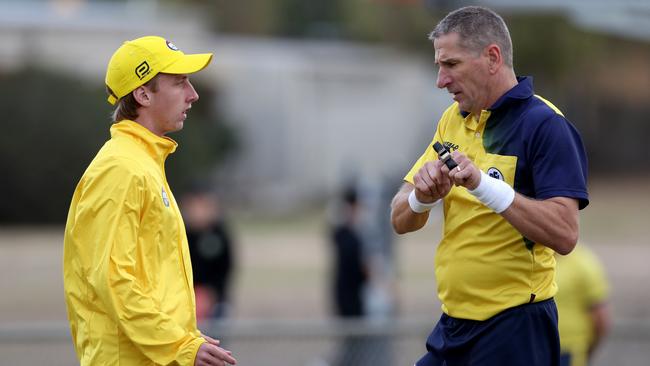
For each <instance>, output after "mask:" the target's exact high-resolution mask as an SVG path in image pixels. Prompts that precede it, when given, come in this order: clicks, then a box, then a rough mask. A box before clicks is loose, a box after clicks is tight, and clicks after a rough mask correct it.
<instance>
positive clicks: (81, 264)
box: [63, 36, 236, 365]
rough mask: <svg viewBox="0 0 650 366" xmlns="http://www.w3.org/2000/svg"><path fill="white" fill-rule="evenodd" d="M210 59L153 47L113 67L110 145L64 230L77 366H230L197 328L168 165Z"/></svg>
mask: <svg viewBox="0 0 650 366" xmlns="http://www.w3.org/2000/svg"><path fill="white" fill-rule="evenodd" d="M211 59H212V54H194V55H186V54H184V53H183V52H181V51H180V50H179V49H178V48H177V47H176V46H175V45H174V44H173V43H171V42H169V41H166V40H165V39H163V38H160V37H154V36H148V37H142V38H138V39H135V40H132V41H127V42H125V43H124V44H123V45H122V46H121V47H120V48H119V49H118V50H117V51H116V52H115V53H114V54H113V57H112V58H111V60H110V61H109V63H108V69H107V71H106V87H107V90H108V92H109V94H110V95H109V97H108V101H109V102H110V103H111V104H113V105H115V111H114V113H113V119H114V122H115V123H114V124H113V125H112V127H111V129H110V131H111V139H110V140H109V141H107V142H106V143H105V144H104V146H103V147H102V148H101V149H100V151H99V152H98V153H97V156H96V157H95V158H94V159H93V161H92V162H91V163H90V165H89V166H88V168H87V169H86V171H85V173H84V175H83V177H82V178H81V180H80V181H79V184H78V185H77V188H76V189H75V192H74V195H73V197H72V203H71V205H70V211H69V213H68V219H67V223H66V228H65V238H64V255H63V277H64V288H65V299H66V304H67V309H68V318H69V321H70V328H71V332H72V339H73V341H74V346H75V350H76V352H77V356H78V358H79V361H80V363H81V365H170V364H173V365H226V364H235V363H236V360H235V359H234V358H233V357H232V354H231V352H230V351H227V350H225V349H223V348H221V347H219V341H217V340H214V339H212V338H210V337H208V336H205V335H202V334H201V333H200V331H199V330H198V328H197V325H196V310H195V299H194V291H193V288H192V267H191V262H190V254H189V250H188V245H187V238H186V234H185V229H184V225H183V220H182V218H181V215H180V212H179V209H178V206H177V204H176V201H175V199H174V196H173V195H172V192H171V190H170V188H169V185H168V183H167V180H166V178H165V170H164V164H165V159H166V158H167V156H168V155H169V154H171V153H173V152H174V150H175V149H176V147H177V143H176V142H175V141H174V140H172V139H170V138H169V137H167V136H166V134H168V133H170V132H174V131H178V130H180V129H181V128H183V122H184V121H185V118H186V117H187V112H188V110H189V109H190V108H191V107H192V103H194V102H196V101H197V100H198V99H199V96H198V94H197V93H196V91H195V90H194V87H193V86H192V84H191V83H190V81H189V79H188V74H192V73H194V72H197V71H199V70H202V69H203V68H205V67H206V66H207V65H208V64H209V63H210V61H211Z"/></svg>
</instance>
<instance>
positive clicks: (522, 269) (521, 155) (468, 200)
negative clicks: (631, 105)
mask: <svg viewBox="0 0 650 366" xmlns="http://www.w3.org/2000/svg"><path fill="white" fill-rule="evenodd" d="M517 80H518V84H517V85H515V86H514V87H513V88H512V89H511V90H509V91H508V92H507V93H506V94H504V95H503V96H502V97H501V98H499V100H497V101H496V103H494V105H492V107H490V109H488V110H483V111H482V112H481V115H480V116H478V118H476V117H475V116H473V115H469V114H468V113H466V112H464V111H461V110H460V109H459V108H458V103H454V104H452V105H451V106H450V107H449V108H448V109H447V110H446V111H445V112H444V114H443V115H442V117H441V118H440V121H439V122H438V127H437V129H436V133H435V135H434V138H433V141H432V142H431V144H429V146H428V147H427V149H426V151H425V152H424V154H422V156H421V157H420V158H419V159H418V161H417V162H416V163H415V165H413V167H412V168H411V170H410V171H409V173H408V174H407V175H406V177H404V180H405V181H407V182H409V183H412V184H413V176H414V175H415V173H417V171H418V170H419V169H420V168H421V167H422V166H423V165H424V163H426V162H427V161H433V160H435V159H437V158H438V156H437V154H436V152H435V151H434V150H433V147H432V145H433V143H434V142H436V141H439V142H441V143H442V144H444V145H445V146H446V147H447V148H449V149H450V150H459V151H461V152H462V153H464V154H465V155H467V156H468V157H469V158H470V159H471V160H472V161H473V162H474V164H475V165H476V166H477V167H478V168H479V169H481V170H483V171H484V172H486V173H487V174H489V175H490V176H492V177H494V178H497V179H501V180H503V181H505V182H507V183H508V184H510V185H511V186H512V187H513V188H514V189H515V191H517V192H519V193H520V194H523V195H525V196H527V197H530V198H533V199H547V198H551V197H557V196H562V197H571V198H575V199H577V200H578V201H579V207H580V209H582V208H584V207H586V206H587V204H588V203H589V201H588V194H587V183H586V180H587V158H586V154H585V149H584V146H583V143H582V139H581V137H580V134H579V133H578V131H577V130H576V129H575V127H574V126H573V125H572V124H571V123H570V122H569V121H568V120H566V119H565V118H564V116H563V115H562V114H561V112H560V111H559V110H558V109H557V108H556V107H555V106H553V105H552V104H551V103H550V102H548V101H546V100H545V99H543V98H541V97H539V96H537V95H535V94H534V92H533V84H532V78H530V77H522V78H518V79H517ZM443 202H444V206H443V212H444V226H443V236H442V240H441V241H440V244H439V246H438V249H437V252H436V257H435V273H436V280H437V285H438V297H439V298H440V300H441V302H442V310H443V311H444V312H445V313H446V314H447V315H449V316H451V317H455V318H463V319H473V320H485V319H487V318H490V317H492V316H493V315H495V314H497V313H499V312H501V311H503V310H505V309H508V308H511V307H513V306H517V305H521V304H525V303H528V302H537V301H541V300H545V299H548V298H550V297H552V296H553V295H554V294H555V292H556V291H557V286H556V284H555V282H554V270H555V258H554V256H553V253H554V252H553V250H552V249H550V248H548V247H546V246H543V245H540V244H536V243H534V242H532V241H530V240H529V239H527V238H525V237H524V236H523V235H522V234H521V233H519V232H518V231H517V230H516V229H515V228H514V227H513V226H512V225H510V223H508V222H507V221H506V220H505V219H504V218H503V217H502V216H501V215H499V214H496V213H495V212H494V211H492V210H490V209H489V208H488V207H486V206H485V205H483V204H482V203H481V202H479V201H478V200H477V199H476V198H475V197H474V196H472V195H471V194H469V193H468V192H467V189H465V188H464V187H453V188H452V189H451V191H450V192H449V194H448V195H447V196H446V197H445V198H444V200H443Z"/></svg>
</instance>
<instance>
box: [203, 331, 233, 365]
mask: <svg viewBox="0 0 650 366" xmlns="http://www.w3.org/2000/svg"><path fill="white" fill-rule="evenodd" d="M206 339H207V338H206ZM212 340H213V341H217V340H215V339H212ZM208 342H210V341H208ZM217 342H218V341H217ZM236 364H237V360H236V359H235V358H234V357H232V352H230V351H228V350H225V349H223V348H221V347H219V346H217V345H215V344H214V343H203V344H202V345H201V346H200V347H199V350H198V352H197V353H196V360H195V362H194V365H195V366H204V365H205V366H208V365H210V366H225V365H236Z"/></svg>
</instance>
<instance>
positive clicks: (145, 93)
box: [131, 86, 151, 106]
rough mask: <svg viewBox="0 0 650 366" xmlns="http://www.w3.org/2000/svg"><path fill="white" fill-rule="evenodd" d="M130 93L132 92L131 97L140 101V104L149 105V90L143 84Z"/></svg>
mask: <svg viewBox="0 0 650 366" xmlns="http://www.w3.org/2000/svg"><path fill="white" fill-rule="evenodd" d="M131 93H133V98H135V100H136V101H137V102H138V103H140V105H142V106H149V104H151V95H150V94H149V93H150V92H149V90H147V88H145V87H144V86H139V87H137V88H136V89H135V90H134V91H132V92H131Z"/></svg>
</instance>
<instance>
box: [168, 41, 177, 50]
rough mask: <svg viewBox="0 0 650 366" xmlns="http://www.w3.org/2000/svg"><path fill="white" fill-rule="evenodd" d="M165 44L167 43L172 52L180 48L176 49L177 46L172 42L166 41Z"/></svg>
mask: <svg viewBox="0 0 650 366" xmlns="http://www.w3.org/2000/svg"><path fill="white" fill-rule="evenodd" d="M165 42H167V47H169V49H170V50H172V51H178V47H176V45H175V44H173V43H171V42H169V41H165Z"/></svg>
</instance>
